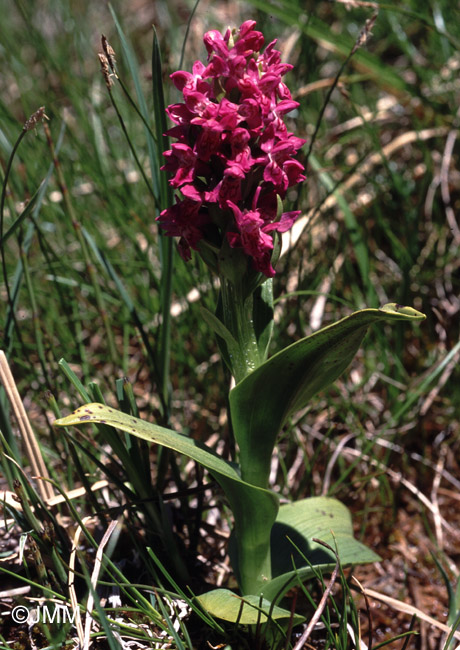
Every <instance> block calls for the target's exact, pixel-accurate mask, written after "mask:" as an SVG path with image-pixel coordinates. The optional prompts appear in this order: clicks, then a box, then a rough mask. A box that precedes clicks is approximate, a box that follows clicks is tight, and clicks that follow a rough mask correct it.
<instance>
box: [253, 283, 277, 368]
mask: <svg viewBox="0 0 460 650" xmlns="http://www.w3.org/2000/svg"><path fill="white" fill-rule="evenodd" d="M252 300H253V306H252V313H253V319H254V332H255V335H256V339H257V347H258V348H259V355H260V358H261V359H262V360H264V359H266V358H267V354H268V346H269V345H270V340H271V337H272V333H273V279H272V278H269V279H268V280H265V282H264V283H263V284H261V285H260V286H259V287H257V289H256V290H255V291H254V293H253V296H252Z"/></svg>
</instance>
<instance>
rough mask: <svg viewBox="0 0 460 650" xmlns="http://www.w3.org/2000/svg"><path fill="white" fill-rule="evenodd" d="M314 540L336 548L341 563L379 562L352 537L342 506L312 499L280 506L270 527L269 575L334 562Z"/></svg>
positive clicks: (348, 519) (350, 522)
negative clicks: (270, 557)
mask: <svg viewBox="0 0 460 650" xmlns="http://www.w3.org/2000/svg"><path fill="white" fill-rule="evenodd" d="M313 538H315V539H320V540H321V541H323V542H326V543H327V544H329V546H331V547H332V548H336V550H337V552H338V555H339V559H340V562H341V564H363V563H366V562H378V561H379V560H380V558H379V556H378V555H377V554H376V553H374V551H372V550H371V549H369V548H367V546H364V544H361V542H359V541H358V540H356V539H355V538H354V537H353V526H352V521H351V514H350V511H349V510H348V508H347V507H346V506H345V505H343V503H341V502H340V501H337V499H332V498H330V497H312V498H310V499H302V500H301V501H296V502H294V503H289V504H286V505H282V506H281V507H280V509H279V512H278V516H277V518H276V522H275V524H274V526H273V528H272V575H273V576H279V575H282V574H283V573H287V572H289V571H292V569H293V567H296V568H301V567H303V566H306V565H307V564H308V565H310V564H312V565H313V566H316V565H320V564H329V563H331V562H332V563H334V562H335V555H334V554H333V553H332V552H331V551H328V550H327V548H325V547H324V546H322V545H321V544H318V543H317V542H313V541H312V540H313ZM305 558H306V560H305Z"/></svg>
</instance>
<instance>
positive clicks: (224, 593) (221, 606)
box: [197, 589, 305, 625]
mask: <svg viewBox="0 0 460 650" xmlns="http://www.w3.org/2000/svg"><path fill="white" fill-rule="evenodd" d="M197 600H198V602H199V603H200V605H201V606H202V607H203V608H204V609H205V610H206V611H207V612H209V613H210V614H211V615H212V616H215V617H216V618H221V619H223V620H224V621H229V622H230V623H236V622H238V623H239V624H241V625H256V624H257V623H259V622H260V623H262V624H263V623H266V622H267V621H268V620H269V619H271V620H275V621H278V622H280V623H288V622H289V621H290V619H291V616H292V614H291V612H290V611H289V610H287V609H282V608H281V607H276V606H273V605H272V604H271V603H270V601H268V600H266V599H262V600H261V599H260V597H259V596H255V595H249V596H244V597H241V596H238V595H236V594H234V593H233V592H232V591H229V590H228V589H213V590H212V591H208V592H207V593H206V594H203V595H202V596H198V597H197ZM304 620H305V619H304V617H303V616H299V615H298V614H294V615H293V623H294V625H298V624H299V623H302V622H303V621H304Z"/></svg>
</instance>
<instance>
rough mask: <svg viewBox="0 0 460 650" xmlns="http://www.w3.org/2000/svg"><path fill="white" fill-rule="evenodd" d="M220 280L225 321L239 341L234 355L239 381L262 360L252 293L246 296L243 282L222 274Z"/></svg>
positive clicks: (235, 373) (234, 368)
mask: <svg viewBox="0 0 460 650" xmlns="http://www.w3.org/2000/svg"><path fill="white" fill-rule="evenodd" d="M220 280H221V297H222V316H223V321H224V324H225V326H226V327H227V329H228V330H229V331H230V332H231V334H232V335H233V337H234V338H235V340H236V341H237V343H238V348H237V350H236V351H235V353H234V354H233V355H232V369H233V375H234V377H235V381H236V383H238V382H240V381H241V380H242V379H244V377H246V375H248V374H249V373H250V372H252V371H253V370H255V369H256V368H257V366H259V365H260V362H261V359H260V355H259V348H258V346H257V338H256V334H255V331H254V321H253V317H252V294H251V295H250V296H249V297H247V298H244V293H243V287H242V285H241V284H234V283H232V282H231V281H230V280H228V279H227V278H225V277H222V276H221V278H220Z"/></svg>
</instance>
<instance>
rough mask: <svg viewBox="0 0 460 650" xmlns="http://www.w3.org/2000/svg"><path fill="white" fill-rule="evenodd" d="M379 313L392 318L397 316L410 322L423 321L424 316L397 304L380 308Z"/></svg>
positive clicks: (393, 303)
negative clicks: (386, 314) (390, 315)
mask: <svg viewBox="0 0 460 650" xmlns="http://www.w3.org/2000/svg"><path fill="white" fill-rule="evenodd" d="M380 311H384V312H387V313H388V314H392V315H394V316H399V317H401V318H403V319H410V320H425V318H426V315H425V314H422V312H420V311H417V310H416V309H414V308H413V307H407V306H406V305H399V304H398V303H397V302H389V303H388V304H386V305H383V307H380Z"/></svg>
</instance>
